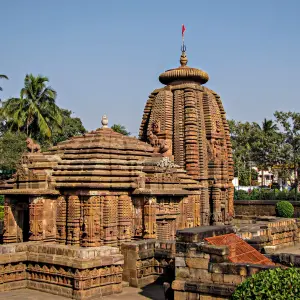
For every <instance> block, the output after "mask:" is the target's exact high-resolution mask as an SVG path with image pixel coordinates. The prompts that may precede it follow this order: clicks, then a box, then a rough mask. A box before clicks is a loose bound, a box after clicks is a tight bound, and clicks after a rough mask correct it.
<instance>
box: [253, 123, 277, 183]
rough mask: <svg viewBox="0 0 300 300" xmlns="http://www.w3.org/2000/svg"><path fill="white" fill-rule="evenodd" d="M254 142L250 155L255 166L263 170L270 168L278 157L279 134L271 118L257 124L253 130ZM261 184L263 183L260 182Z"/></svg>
mask: <svg viewBox="0 0 300 300" xmlns="http://www.w3.org/2000/svg"><path fill="white" fill-rule="evenodd" d="M254 137H255V139H254V142H253V143H252V145H251V157H252V160H253V161H255V163H256V166H257V167H258V168H259V169H261V170H262V177H263V178H264V176H263V171H264V170H267V169H269V168H272V167H273V166H274V165H275V164H276V163H277V159H278V144H279V143H280V138H281V135H280V134H279V132H278V127H277V125H276V124H274V123H273V121H272V120H267V119H264V121H263V123H262V126H259V125H258V124H257V127H256V131H254ZM262 185H265V183H264V182H262Z"/></svg>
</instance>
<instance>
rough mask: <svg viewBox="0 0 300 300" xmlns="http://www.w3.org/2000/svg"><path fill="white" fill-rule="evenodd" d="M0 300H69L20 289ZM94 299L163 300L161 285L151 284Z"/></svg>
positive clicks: (3, 296)
mask: <svg viewBox="0 0 300 300" xmlns="http://www.w3.org/2000/svg"><path fill="white" fill-rule="evenodd" d="M0 299H3V300H4V299H9V300H67V299H69V298H65V297H61V296H56V295H52V294H48V293H44V292H40V291H36V290H29V289H20V290H13V291H9V292H2V293H0ZM94 299H99V300H100V299H103V300H120V299H122V300H133V299H134V300H135V299H136V300H146V299H153V300H164V299H165V298H164V293H163V288H162V286H161V285H156V284H151V285H149V286H147V287H145V288H143V289H138V288H132V287H126V288H124V289H123V292H122V293H121V294H116V295H111V296H105V297H101V296H100V295H99V298H94Z"/></svg>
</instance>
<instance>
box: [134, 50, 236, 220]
mask: <svg viewBox="0 0 300 300" xmlns="http://www.w3.org/2000/svg"><path fill="white" fill-rule="evenodd" d="M183 50H185V47H183ZM187 62H188V60H187V57H186V53H185V51H182V54H181V57H180V64H181V65H180V67H178V68H176V69H171V70H168V71H165V72H164V73H162V74H161V75H160V76H159V81H160V82H161V83H163V84H165V85H166V86H165V87H163V88H160V89H156V90H154V91H153V92H152V93H151V94H150V96H149V99H148V101H147V103H146V106H145V109H144V114H143V119H142V123H141V126H140V133H139V135H140V139H141V140H143V141H146V142H148V143H150V144H151V145H152V146H153V147H154V148H155V149H156V151H157V152H158V153H162V154H163V155H164V156H173V157H174V161H175V163H176V164H178V165H179V166H180V167H182V168H184V169H185V170H186V171H187V173H188V174H189V175H191V176H192V177H193V178H194V179H196V180H199V181H200V183H201V186H202V188H201V191H202V192H201V208H200V211H201V223H202V225H208V224H224V223H225V224H227V223H229V222H230V221H231V219H232V217H233V214H234V210H233V185H232V179H233V160H232V149H231V143H230V137H229V126H228V123H227V121H226V115H225V111H224V108H223V105H222V102H221V99H220V96H219V95H218V94H217V93H215V92H214V91H212V90H210V89H208V88H207V87H205V86H203V84H205V83H206V82H207V81H208V79H209V76H208V74H207V73H206V72H204V71H202V70H199V69H196V68H191V67H188V66H187Z"/></svg>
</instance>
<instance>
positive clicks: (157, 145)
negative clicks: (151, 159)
mask: <svg viewBox="0 0 300 300" xmlns="http://www.w3.org/2000/svg"><path fill="white" fill-rule="evenodd" d="M159 133H160V121H157V120H155V121H153V122H152V124H151V127H150V130H149V131H148V134H147V137H148V141H149V143H150V145H151V146H152V147H153V148H154V149H155V151H156V152H158V153H165V152H167V151H168V150H169V147H168V145H167V142H166V140H163V139H159V138H158V137H157V134H159Z"/></svg>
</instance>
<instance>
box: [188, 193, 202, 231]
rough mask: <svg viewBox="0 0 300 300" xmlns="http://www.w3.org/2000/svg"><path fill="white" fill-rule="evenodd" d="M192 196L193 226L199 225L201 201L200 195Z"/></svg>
mask: <svg viewBox="0 0 300 300" xmlns="http://www.w3.org/2000/svg"><path fill="white" fill-rule="evenodd" d="M190 197H191V198H192V204H193V213H194V216H193V219H194V224H193V226H194V227H198V226H201V203H200V195H193V196H190Z"/></svg>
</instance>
